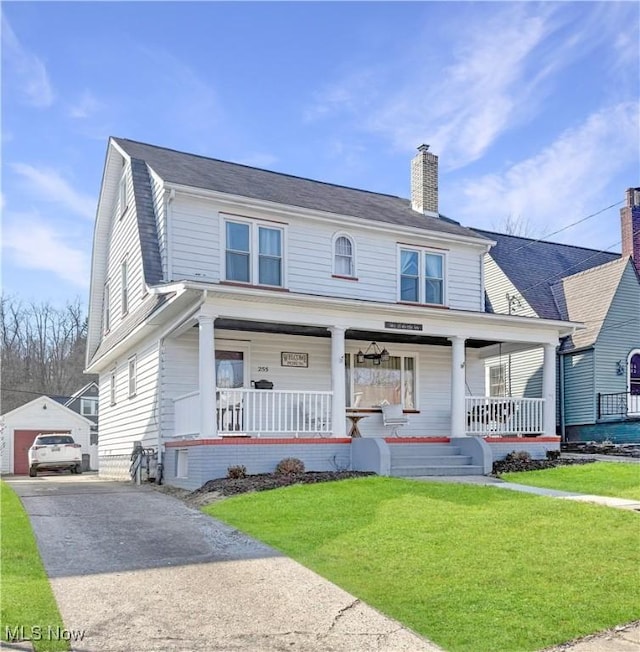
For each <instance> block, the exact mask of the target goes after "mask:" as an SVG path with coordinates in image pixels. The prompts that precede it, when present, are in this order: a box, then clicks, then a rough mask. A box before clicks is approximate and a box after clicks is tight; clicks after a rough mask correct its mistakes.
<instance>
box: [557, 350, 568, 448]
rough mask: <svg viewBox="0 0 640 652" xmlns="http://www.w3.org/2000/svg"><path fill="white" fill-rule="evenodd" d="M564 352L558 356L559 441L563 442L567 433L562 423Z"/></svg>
mask: <svg viewBox="0 0 640 652" xmlns="http://www.w3.org/2000/svg"><path fill="white" fill-rule="evenodd" d="M565 357H566V356H565V355H564V353H561V354H560V356H559V362H560V365H559V367H560V368H559V369H558V371H559V373H560V442H561V443H563V444H564V443H565V442H566V441H567V435H566V430H565V424H564V421H565V419H564V359H565Z"/></svg>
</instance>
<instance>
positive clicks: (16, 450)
mask: <svg viewBox="0 0 640 652" xmlns="http://www.w3.org/2000/svg"><path fill="white" fill-rule="evenodd" d="M54 432H61V433H62V432H63V433H65V434H67V435H69V434H71V430H14V431H13V472H14V473H15V474H16V475H28V473H29V449H30V448H31V444H33V440H34V439H35V438H36V437H37V436H38V435H48V434H51V433H54Z"/></svg>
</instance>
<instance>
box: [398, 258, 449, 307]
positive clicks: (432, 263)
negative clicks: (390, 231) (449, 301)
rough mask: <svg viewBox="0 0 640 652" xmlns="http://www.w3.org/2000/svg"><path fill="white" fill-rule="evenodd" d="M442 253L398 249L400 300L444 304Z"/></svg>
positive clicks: (443, 261) (443, 263)
mask: <svg viewBox="0 0 640 652" xmlns="http://www.w3.org/2000/svg"><path fill="white" fill-rule="evenodd" d="M444 272H445V257H444V254H441V253H435V252H432V251H425V250H422V249H405V248H402V249H400V272H399V276H400V283H399V285H400V292H399V295H400V301H407V302H410V303H431V304H435V305H444V301H445V285H444V283H445V275H444Z"/></svg>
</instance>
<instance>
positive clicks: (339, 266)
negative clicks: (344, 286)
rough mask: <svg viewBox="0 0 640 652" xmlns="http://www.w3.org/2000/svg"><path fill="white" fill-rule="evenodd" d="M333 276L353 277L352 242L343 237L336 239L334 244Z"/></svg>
mask: <svg viewBox="0 0 640 652" xmlns="http://www.w3.org/2000/svg"><path fill="white" fill-rule="evenodd" d="M333 267H334V274H338V275H340V276H355V265H354V262H353V242H352V241H351V240H350V239H349V238H348V237H347V236H345V235H341V236H340V237H339V238H336V241H335V244H334V265H333Z"/></svg>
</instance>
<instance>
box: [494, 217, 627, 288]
mask: <svg viewBox="0 0 640 652" xmlns="http://www.w3.org/2000/svg"><path fill="white" fill-rule="evenodd" d="M638 234H640V229H638V230H637V231H634V232H633V234H632V236H631V237H632V239H633V238H634V237H635V236H636V235H638ZM621 242H622V240H618V241H617V242H614V243H613V244H610V245H609V246H608V247H607V248H606V249H599V250H598V251H594V252H593V253H592V254H591V255H590V256H587V257H586V258H582V259H581V260H579V261H578V262H577V263H574V264H573V265H570V266H569V267H566V268H565V269H563V270H562V272H560V273H559V274H552V275H551V276H549V277H548V278H545V279H542V280H541V281H538V282H537V283H534V284H533V285H530V286H529V287H527V288H525V289H523V290H518V294H519V295H520V297H522V298H524V297H523V294H524V293H525V292H528V291H529V290H532V289H533V288H535V287H538V285H542V284H543V283H549V282H550V281H551V280H552V279H556V280H560V279H561V278H564V277H565V276H571V274H567V272H568V271H569V270H571V269H574V268H575V267H579V266H580V265H582V264H583V263H586V262H587V261H588V260H591V259H592V258H595V257H596V256H598V255H600V254H604V253H610V252H609V249H611V247H615V246H617V245H619V244H621ZM515 251H517V249H516V250H515ZM489 255H491V254H489ZM611 262H613V261H611ZM589 269H593V268H589ZM583 271H585V272H586V271H588V270H586V269H585V270H583Z"/></svg>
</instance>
